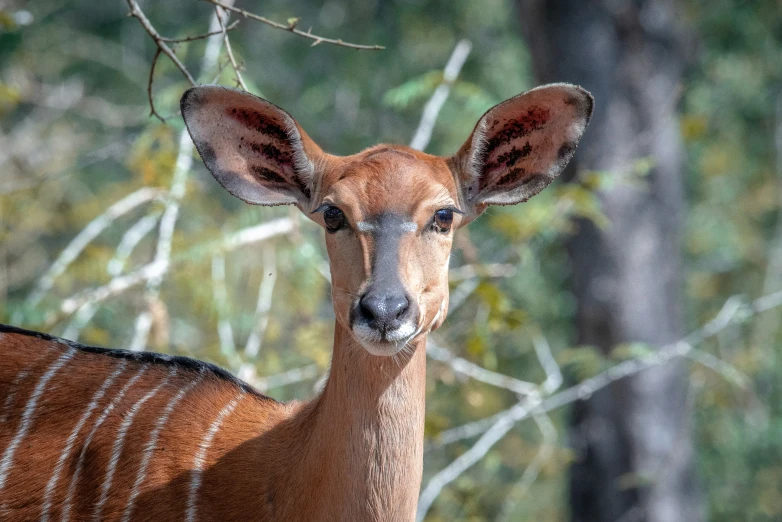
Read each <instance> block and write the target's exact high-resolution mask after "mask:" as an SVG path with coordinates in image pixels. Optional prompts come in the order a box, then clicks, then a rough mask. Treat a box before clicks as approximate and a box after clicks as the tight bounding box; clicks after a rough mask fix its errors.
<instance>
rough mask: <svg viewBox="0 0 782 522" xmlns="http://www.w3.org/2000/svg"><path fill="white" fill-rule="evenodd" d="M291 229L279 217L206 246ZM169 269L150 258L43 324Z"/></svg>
mask: <svg viewBox="0 0 782 522" xmlns="http://www.w3.org/2000/svg"><path fill="white" fill-rule="evenodd" d="M292 228H293V225H292V223H291V220H290V219H288V218H280V219H276V220H274V221H269V222H267V223H263V224H261V225H256V226H253V227H248V228H245V229H242V230H239V231H238V232H235V233H233V234H231V235H230V236H228V237H227V238H225V239H224V240H223V241H222V242H220V243H215V244H210V245H209V246H208V248H210V249H213V250H214V251H222V252H228V251H231V250H235V249H237V248H239V247H241V246H244V245H248V244H251V243H258V242H260V241H266V240H268V239H271V238H273V237H276V236H279V235H282V234H287V233H288V232H290V231H291V229H292ZM203 248H204V246H203V245H200V246H197V247H195V248H194V249H193V250H201V249H203ZM182 257H183V259H186V258H187V253H185V255H184V256H182ZM169 268H170V262H169V261H167V260H164V259H160V260H156V261H152V262H151V263H149V264H147V265H144V266H142V267H141V268H138V269H136V270H134V271H133V272H130V273H128V274H125V275H122V276H119V277H115V278H114V279H112V280H111V281H109V282H108V283H107V284H105V285H102V286H99V287H95V288H90V289H87V290H84V291H82V292H80V293H78V294H76V295H73V296H71V297H68V298H66V299H64V300H63V301H62V303H61V304H60V308H59V310H58V311H57V312H55V313H54V314H52V317H50V318H48V319H47V321H46V323H47V325H51V324H52V323H54V322H56V321H57V320H59V319H60V318H61V317H60V316H62V315H70V314H72V313H74V312H75V311H76V310H78V309H79V307H81V306H82V305H83V304H84V303H86V302H93V303H98V302H101V301H105V300H106V299H108V298H110V297H113V296H116V295H119V294H121V293H123V292H125V291H127V290H129V289H131V288H133V287H135V286H137V285H139V284H142V283H145V282H147V281H150V280H153V279H158V278H161V277H162V276H163V275H164V274H165V273H166V272H167V270H168V269H169Z"/></svg>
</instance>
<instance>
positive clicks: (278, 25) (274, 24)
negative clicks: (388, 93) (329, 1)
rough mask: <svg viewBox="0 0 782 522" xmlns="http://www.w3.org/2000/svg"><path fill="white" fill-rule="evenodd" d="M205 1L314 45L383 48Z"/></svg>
mask: <svg viewBox="0 0 782 522" xmlns="http://www.w3.org/2000/svg"><path fill="white" fill-rule="evenodd" d="M204 1H205V2H209V3H211V4H214V5H217V6H220V7H222V8H223V9H228V10H229V11H233V12H234V13H238V14H240V15H242V16H243V17H245V18H249V19H251V20H257V21H258V22H263V23H264V24H266V25H268V26H271V27H274V28H275V29H282V30H283V31H289V32H291V33H293V34H296V35H299V36H301V37H304V38H309V39H310V40H313V42H312V46H313V47H314V46H316V45H319V44H322V43H327V44H332V45H339V46H341V47H349V48H351V49H358V50H365V51H380V50H383V49H385V47H383V46H382V45H361V44H354V43H349V42H344V41H342V39H336V40H335V39H332V38H326V37H323V36H317V35H314V34H312V33H311V32H310V31H306V32H305V31H302V30H300V29H297V28H296V25H297V23H298V20H296V21H294V22H292V23H290V24H281V23H278V22H274V21H272V20H269V19H268V18H264V17H263V16H258V15H257V14H254V13H251V12H249V11H245V10H244V9H239V8H238V7H234V6H232V5H227V4H224V3H222V2H218V1H217V0H204Z"/></svg>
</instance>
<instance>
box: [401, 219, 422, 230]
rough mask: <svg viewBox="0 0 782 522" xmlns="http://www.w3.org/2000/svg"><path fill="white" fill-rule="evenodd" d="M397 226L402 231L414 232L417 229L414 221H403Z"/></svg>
mask: <svg viewBox="0 0 782 522" xmlns="http://www.w3.org/2000/svg"><path fill="white" fill-rule="evenodd" d="M399 228H400V229H402V231H403V232H416V231H417V230H418V225H417V224H416V223H415V222H414V221H405V222H404V223H402V224H401V225H399Z"/></svg>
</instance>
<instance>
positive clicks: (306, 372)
mask: <svg viewBox="0 0 782 522" xmlns="http://www.w3.org/2000/svg"><path fill="white" fill-rule="evenodd" d="M317 375H318V365H317V364H308V365H307V366H302V367H301V368H293V369H292V370H288V371H285V372H282V373H278V374H275V375H269V376H268V377H255V378H252V379H250V380H249V382H250V383H251V384H252V385H253V386H255V387H256V388H258V390H260V391H262V392H265V391H267V390H271V389H274V388H280V387H282V386H287V385H289V384H295V383H297V382H302V381H307V380H309V379H313V378H315V377H316V376H317ZM240 378H241V377H240Z"/></svg>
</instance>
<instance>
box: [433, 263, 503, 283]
mask: <svg viewBox="0 0 782 522" xmlns="http://www.w3.org/2000/svg"><path fill="white" fill-rule="evenodd" d="M515 274H516V265H511V264H509V263H486V264H485V265H462V266H460V267H457V268H452V269H451V270H450V271H449V272H448V280H449V281H450V282H452V283H454V282H456V281H463V280H465V279H471V278H473V277H513V276H514V275H515Z"/></svg>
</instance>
